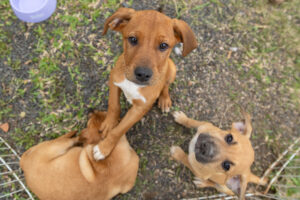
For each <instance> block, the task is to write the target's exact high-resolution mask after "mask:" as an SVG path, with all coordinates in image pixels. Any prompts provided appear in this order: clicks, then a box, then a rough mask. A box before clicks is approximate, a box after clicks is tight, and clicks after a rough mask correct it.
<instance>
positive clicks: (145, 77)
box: [134, 67, 153, 83]
mask: <svg viewBox="0 0 300 200" xmlns="http://www.w3.org/2000/svg"><path fill="white" fill-rule="evenodd" d="M152 73H153V72H152V70H151V69H149V68H148V67H137V68H135V70H134V74H135V77H136V80H138V81H139V82H141V83H145V82H147V81H149V80H150V78H151V77H152Z"/></svg>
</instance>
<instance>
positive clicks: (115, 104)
mask: <svg viewBox="0 0 300 200" xmlns="http://www.w3.org/2000/svg"><path fill="white" fill-rule="evenodd" d="M113 74H114V73H113V70H112V72H111V76H110V79H109V97H108V111H107V115H106V118H105V120H104V121H103V123H102V124H101V127H100V131H102V134H101V137H102V138H105V137H106V136H107V133H108V132H109V131H110V130H111V129H113V128H114V127H115V126H116V125H117V124H118V120H119V118H120V113H121V106H120V94H121V89H120V88H119V87H117V86H116V85H114V83H113V78H112V76H113Z"/></svg>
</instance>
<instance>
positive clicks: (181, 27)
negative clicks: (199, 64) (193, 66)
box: [173, 19, 197, 56]
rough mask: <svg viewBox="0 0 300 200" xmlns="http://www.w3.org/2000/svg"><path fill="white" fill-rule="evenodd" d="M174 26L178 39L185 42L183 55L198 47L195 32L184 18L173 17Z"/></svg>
mask: <svg viewBox="0 0 300 200" xmlns="http://www.w3.org/2000/svg"><path fill="white" fill-rule="evenodd" d="M173 28H174V34H175V37H176V39H177V41H178V42H182V43H183V52H182V55H183V56H186V55H187V54H189V53H190V52H191V51H192V50H193V49H195V48H196V47H197V40H196V37H195V34H194V32H193V31H192V29H191V28H190V27H189V25H188V24H187V23H185V22H184V21H182V20H178V19H173Z"/></svg>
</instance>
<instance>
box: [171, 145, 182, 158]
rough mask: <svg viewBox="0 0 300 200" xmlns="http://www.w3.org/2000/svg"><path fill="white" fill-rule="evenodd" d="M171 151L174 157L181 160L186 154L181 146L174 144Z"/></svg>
mask: <svg viewBox="0 0 300 200" xmlns="http://www.w3.org/2000/svg"><path fill="white" fill-rule="evenodd" d="M170 152H171V156H172V158H173V159H175V160H177V161H180V160H181V158H182V156H184V155H185V153H184V151H183V150H182V149H181V148H180V147H179V146H172V147H171V149H170Z"/></svg>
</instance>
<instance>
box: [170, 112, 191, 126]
mask: <svg viewBox="0 0 300 200" xmlns="http://www.w3.org/2000/svg"><path fill="white" fill-rule="evenodd" d="M173 117H174V120H175V122H177V123H179V124H184V122H185V120H186V119H187V118H188V117H187V116H186V115H185V114H184V113H183V112H182V111H176V112H174V113H173Z"/></svg>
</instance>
